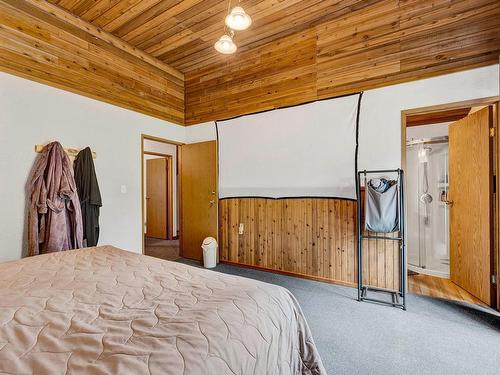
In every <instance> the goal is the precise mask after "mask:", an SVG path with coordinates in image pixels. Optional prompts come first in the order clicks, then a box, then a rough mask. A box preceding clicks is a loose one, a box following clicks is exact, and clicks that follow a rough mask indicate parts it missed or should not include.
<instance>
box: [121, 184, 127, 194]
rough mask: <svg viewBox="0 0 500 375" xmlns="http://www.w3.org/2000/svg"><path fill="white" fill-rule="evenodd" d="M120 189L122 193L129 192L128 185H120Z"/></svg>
mask: <svg viewBox="0 0 500 375" xmlns="http://www.w3.org/2000/svg"><path fill="white" fill-rule="evenodd" d="M120 191H121V192H122V194H127V185H122V186H121V187H120Z"/></svg>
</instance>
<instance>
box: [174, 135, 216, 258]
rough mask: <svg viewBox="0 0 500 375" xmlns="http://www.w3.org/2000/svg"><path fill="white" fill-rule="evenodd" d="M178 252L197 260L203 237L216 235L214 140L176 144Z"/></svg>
mask: <svg viewBox="0 0 500 375" xmlns="http://www.w3.org/2000/svg"><path fill="white" fill-rule="evenodd" d="M179 160H180V176H181V187H180V191H181V195H180V197H181V226H180V229H181V256H183V257H185V258H191V259H196V260H201V259H202V257H203V254H202V250H201V244H202V242H203V239H204V238H205V237H214V238H217V237H218V236H217V233H218V223H217V219H218V199H217V144H216V142H215V141H210V142H201V143H193V144H186V145H182V146H181V147H180V158H179Z"/></svg>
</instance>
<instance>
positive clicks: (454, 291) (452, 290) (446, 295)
mask: <svg viewBox="0 0 500 375" xmlns="http://www.w3.org/2000/svg"><path fill="white" fill-rule="evenodd" d="M408 289H409V291H410V293H414V294H421V295H424V296H429V297H435V298H443V299H448V300H452V301H461V302H467V303H472V304H476V305H481V306H486V305H485V303H484V302H482V301H480V300H479V299H477V298H476V297H474V296H473V295H472V294H470V293H469V292H467V291H466V290H465V289H462V288H460V287H459V286H458V285H456V284H454V283H453V282H452V281H451V280H449V279H443V278H441V277H435V276H428V275H423V274H417V275H409V276H408Z"/></svg>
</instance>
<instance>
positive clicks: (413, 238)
mask: <svg viewBox="0 0 500 375" xmlns="http://www.w3.org/2000/svg"><path fill="white" fill-rule="evenodd" d="M497 103H498V97H494V98H485V99H478V100H472V101H467V102H462V103H452V104H448V105H439V106H433V107H426V108H418V109H412V110H406V111H403V112H402V120H403V121H402V124H403V126H402V165H403V168H404V169H405V171H406V186H407V194H406V197H405V198H406V199H405V204H406V212H407V220H406V222H407V233H408V237H407V244H408V245H407V249H408V254H407V259H408V270H409V271H408V286H409V291H410V293H415V294H423V295H427V296H430V297H437V298H444V299H448V300H457V301H461V302H467V303H473V304H477V305H483V306H491V307H494V308H496V306H497V300H498V290H497V284H496V275H497V274H498V250H497V247H498V244H497V238H498V236H497V235H496V231H497V228H498V226H497V225H498V224H497V223H498V210H497V209H496V207H498V204H497V199H498V198H497V194H496V191H495V189H496V188H495V176H496V174H497V171H496V169H497V166H498V160H497V159H498V153H497V151H496V150H497V142H498V140H497V138H498V137H496V136H495V129H496V127H497V122H498V119H497V116H498V112H497V106H498V104H497Z"/></svg>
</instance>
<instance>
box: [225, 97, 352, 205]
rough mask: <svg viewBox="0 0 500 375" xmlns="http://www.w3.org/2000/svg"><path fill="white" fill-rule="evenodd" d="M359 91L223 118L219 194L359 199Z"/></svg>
mask: <svg viewBox="0 0 500 375" xmlns="http://www.w3.org/2000/svg"><path fill="white" fill-rule="evenodd" d="M359 95H360V94H355V95H349V96H343V97H339V98H334V99H328V100H321V101H316V102H313V103H309V104H304V105H299V106H295V107H288V108H282V109H276V110H272V111H267V112H262V113H257V114H252V115H246V116H241V117H237V118H234V119H229V120H224V121H218V122H217V132H218V146H219V197H220V198H232V197H267V198H287V197H335V198H346V199H355V197H356V189H355V168H356V165H355V164H356V137H357V134H356V132H357V114H358V99H359Z"/></svg>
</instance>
